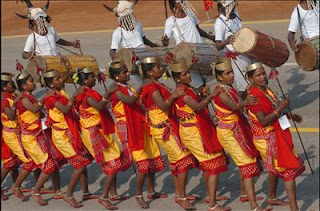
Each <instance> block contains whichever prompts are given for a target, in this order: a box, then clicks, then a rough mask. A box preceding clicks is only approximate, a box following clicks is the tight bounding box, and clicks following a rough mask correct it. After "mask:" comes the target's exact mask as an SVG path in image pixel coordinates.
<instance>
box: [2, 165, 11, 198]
mask: <svg viewBox="0 0 320 211" xmlns="http://www.w3.org/2000/svg"><path fill="white" fill-rule="evenodd" d="M9 172H10V170H9V169H5V168H2V169H1V184H2V182H3V180H4V179H5V178H6V176H7V175H8V173H9ZM1 199H2V200H8V196H7V195H5V194H4V193H3V191H2V190H1Z"/></svg>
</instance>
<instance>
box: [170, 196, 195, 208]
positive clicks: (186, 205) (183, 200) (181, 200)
mask: <svg viewBox="0 0 320 211" xmlns="http://www.w3.org/2000/svg"><path fill="white" fill-rule="evenodd" d="M174 201H175V202H176V203H177V204H179V205H180V207H182V208H183V209H184V210H196V207H195V206H193V205H192V204H191V203H190V202H189V200H188V198H187V197H185V198H180V197H176V198H175V199H174Z"/></svg>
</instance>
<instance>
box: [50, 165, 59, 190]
mask: <svg viewBox="0 0 320 211" xmlns="http://www.w3.org/2000/svg"><path fill="white" fill-rule="evenodd" d="M51 177H52V184H53V188H54V192H55V193H56V194H57V193H61V188H60V172H59V169H57V170H55V171H54V172H53V173H52V174H51Z"/></svg>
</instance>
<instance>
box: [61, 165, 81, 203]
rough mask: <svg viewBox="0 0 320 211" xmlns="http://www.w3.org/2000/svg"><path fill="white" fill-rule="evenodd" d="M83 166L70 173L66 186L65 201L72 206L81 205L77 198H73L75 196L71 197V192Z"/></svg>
mask: <svg viewBox="0 0 320 211" xmlns="http://www.w3.org/2000/svg"><path fill="white" fill-rule="evenodd" d="M84 168H85V167H81V168H78V169H74V171H73V173H72V175H71V179H70V182H69V184H68V188H67V192H66V199H65V200H67V202H68V203H69V204H70V205H71V206H72V207H82V204H81V203H79V202H78V201H77V200H75V198H74V197H73V192H74V189H75V187H76V185H77V183H78V181H79V179H80V176H81V174H82V172H83V170H84Z"/></svg>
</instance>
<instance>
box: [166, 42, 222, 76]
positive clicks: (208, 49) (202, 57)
mask: <svg viewBox="0 0 320 211" xmlns="http://www.w3.org/2000/svg"><path fill="white" fill-rule="evenodd" d="M220 53H222V52H220ZM172 54H173V55H174V56H175V59H180V58H184V59H185V60H186V62H187V66H188V67H189V68H190V71H191V72H196V73H200V74H204V75H211V72H212V69H211V66H210V64H211V63H212V62H217V60H218V57H222V56H223V54H221V55H220V54H219V52H218V50H217V48H216V47H215V46H214V45H213V44H208V43H179V44H178V45H177V46H176V47H175V48H174V49H173V50H172Z"/></svg>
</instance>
